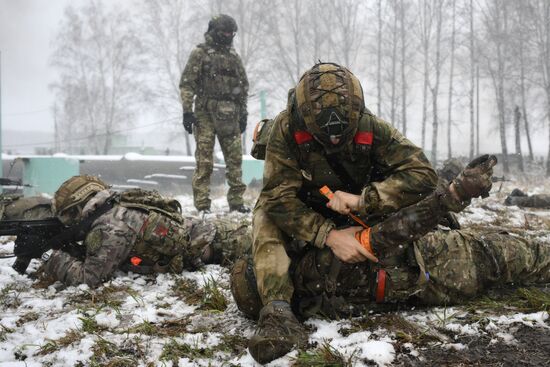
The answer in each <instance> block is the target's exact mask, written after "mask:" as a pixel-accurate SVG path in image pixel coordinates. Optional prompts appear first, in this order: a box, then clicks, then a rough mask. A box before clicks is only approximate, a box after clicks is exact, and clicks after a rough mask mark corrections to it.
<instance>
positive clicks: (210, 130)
mask: <svg viewBox="0 0 550 367" xmlns="http://www.w3.org/2000/svg"><path fill="white" fill-rule="evenodd" d="M212 31H213V30H212ZM205 40H206V41H205V43H202V44H200V45H198V46H197V48H195V49H194V50H193V52H192V53H191V55H190V56H189V60H188V61H187V65H186V66H185V69H184V71H183V73H182V75H181V80H180V91H181V100H182V104H183V110H184V111H193V99H194V98H195V100H194V102H195V110H194V112H195V114H196V118H197V123H196V124H195V125H194V127H193V134H194V135H195V142H196V149H195V159H196V162H197V166H196V169H195V173H194V174H193V197H194V203H195V207H196V208H197V209H198V210H205V209H210V198H209V194H210V176H211V175H212V169H213V157H212V156H213V150H214V143H215V138H216V136H217V137H218V141H219V143H220V146H221V149H222V152H223V156H224V159H225V165H226V178H227V183H228V184H229V191H228V193H227V201H228V202H229V206H230V207H233V208H236V207H239V206H242V205H243V198H242V196H243V193H244V191H245V189H246V185H244V184H243V182H242V167H241V166H242V147H241V139H240V130H239V129H240V126H239V122H240V121H242V120H243V119H244V121H245V123H246V114H247V111H246V103H247V96H248V80H247V77H246V72H245V69H244V67H243V64H242V61H241V59H240V57H239V55H238V54H237V53H236V52H235V49H234V48H233V47H232V46H231V45H230V44H229V45H221V44H219V43H216V42H214V39H213V37H212V35H211V34H210V32H207V33H206V34H205Z"/></svg>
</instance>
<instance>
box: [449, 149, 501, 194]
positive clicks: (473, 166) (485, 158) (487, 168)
mask: <svg viewBox="0 0 550 367" xmlns="http://www.w3.org/2000/svg"><path fill="white" fill-rule="evenodd" d="M496 164H497V157H495V156H494V155H488V154H485V155H482V156H480V157H477V158H476V159H474V160H473V161H471V162H470V163H469V164H468V165H467V166H466V168H465V169H464V170H463V171H462V172H461V173H460V174H459V175H458V176H457V177H456V178H455V179H454V180H453V185H454V188H455V191H456V193H457V194H458V197H459V198H460V200H461V201H463V202H464V201H468V200H470V199H472V198H477V197H479V196H481V197H483V198H486V197H487V196H489V191H491V187H492V185H493V183H492V180H491V176H492V175H493V167H494V166H495V165H496Z"/></svg>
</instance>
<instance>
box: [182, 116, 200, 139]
mask: <svg viewBox="0 0 550 367" xmlns="http://www.w3.org/2000/svg"><path fill="white" fill-rule="evenodd" d="M196 124H197V118H196V117H195V114H194V113H193V112H184V113H183V128H184V129H185V131H187V132H188V133H189V134H193V125H196Z"/></svg>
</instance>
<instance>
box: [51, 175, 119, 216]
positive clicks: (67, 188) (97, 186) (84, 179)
mask: <svg viewBox="0 0 550 367" xmlns="http://www.w3.org/2000/svg"><path fill="white" fill-rule="evenodd" d="M108 187H109V186H108V185H107V184H106V183H105V182H103V181H101V180H100V179H99V178H97V177H95V176H90V175H80V176H73V177H71V178H69V179H68V180H67V181H65V182H63V183H62V184H61V186H59V189H57V191H56V192H55V195H54V200H53V202H54V211H55V213H56V214H57V215H60V214H61V213H63V212H64V211H66V210H67V209H70V208H72V207H75V206H77V205H79V204H81V203H84V202H86V201H87V200H88V199H89V198H90V197H91V196H92V195H93V194H95V193H97V192H99V191H102V190H105V189H107V188H108Z"/></svg>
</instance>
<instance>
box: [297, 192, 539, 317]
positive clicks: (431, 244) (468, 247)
mask: <svg viewBox="0 0 550 367" xmlns="http://www.w3.org/2000/svg"><path fill="white" fill-rule="evenodd" d="M446 195H447V194H446V193H445V192H443V191H441V190H440V189H438V190H436V191H435V192H434V193H433V194H431V195H430V196H429V197H427V198H426V199H424V200H422V201H420V202H419V203H417V204H415V205H413V206H410V207H408V208H405V209H402V210H401V211H399V212H398V213H396V214H394V215H392V216H391V217H389V218H388V219H386V220H385V221H383V222H381V223H379V224H377V225H375V226H374V227H372V229H371V244H372V247H373V250H374V251H375V253H376V254H377V255H379V260H380V264H373V263H370V262H364V263H359V264H343V265H342V267H341V269H340V272H339V274H338V276H337V279H335V281H336V283H337V284H338V285H339V286H338V288H337V289H333V290H329V291H327V287H326V284H327V279H328V278H330V276H329V268H330V264H331V262H332V261H333V260H332V259H333V255H332V253H331V252H330V251H328V250H324V249H314V250H310V251H309V252H308V253H306V254H305V255H304V256H303V257H302V259H301V260H300V261H299V264H298V265H297V266H296V271H295V272H294V275H293V277H294V278H293V279H294V284H295V286H296V292H295V301H296V303H297V307H298V309H300V311H301V312H302V314H304V315H311V314H314V313H316V312H320V311H322V312H325V313H328V314H330V313H331V311H334V310H335V308H338V310H337V311H342V310H346V308H347V307H349V306H350V304H351V305H353V304H374V302H375V299H376V298H377V297H376V293H377V289H378V279H379V277H380V274H379V270H380V269H381V268H383V269H384V270H385V272H386V283H385V289H383V291H384V293H383V298H382V299H379V300H378V302H410V303H413V304H427V305H450V304H457V303H463V302H466V301H468V300H470V299H472V298H473V297H476V296H479V295H481V294H483V292H484V291H486V290H487V289H488V288H490V287H498V286H502V285H505V284H515V285H522V284H533V283H547V282H550V244H549V243H547V242H544V241H542V240H541V239H537V238H533V239H526V238H524V237H522V236H518V235H514V234H509V233H506V232H502V231H499V230H492V229H490V228H487V229H485V230H479V229H478V230H474V229H463V230H443V229H438V230H432V229H433V228H434V227H435V226H436V225H437V223H438V220H439V218H440V217H441V216H442V215H443V214H444V213H445V212H446V211H447V210H449V205H448V201H449V198H448V197H446ZM453 210H454V209H453ZM430 231H431V232H430ZM428 232H429V233H428ZM347 309H348V310H349V308H347Z"/></svg>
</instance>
